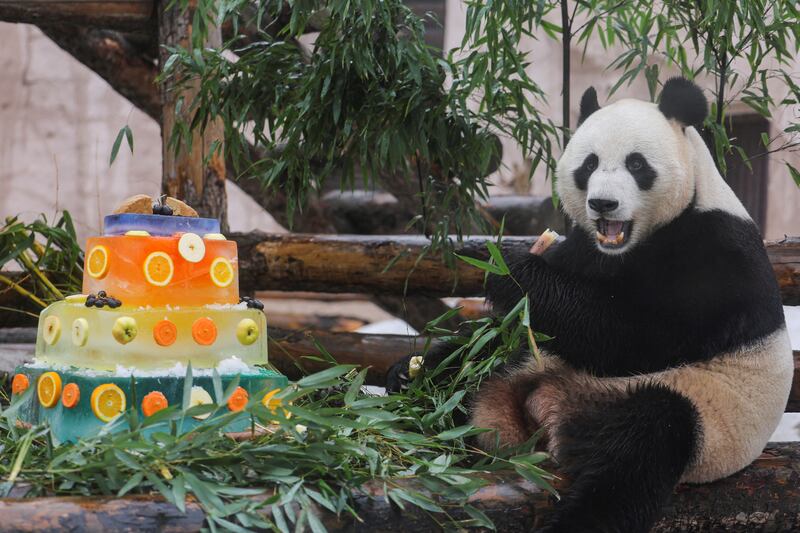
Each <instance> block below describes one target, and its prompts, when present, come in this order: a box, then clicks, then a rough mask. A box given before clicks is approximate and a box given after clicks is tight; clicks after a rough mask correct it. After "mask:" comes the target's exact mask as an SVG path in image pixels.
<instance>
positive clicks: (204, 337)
mask: <svg viewBox="0 0 800 533" xmlns="http://www.w3.org/2000/svg"><path fill="white" fill-rule="evenodd" d="M192 338H193V339H194V342H196V343H197V344H201V345H203V346H209V345H211V344H214V341H215V340H216V339H217V326H216V325H214V321H213V320H211V319H210V318H208V317H202V318H198V319H197V320H195V321H194V324H192Z"/></svg>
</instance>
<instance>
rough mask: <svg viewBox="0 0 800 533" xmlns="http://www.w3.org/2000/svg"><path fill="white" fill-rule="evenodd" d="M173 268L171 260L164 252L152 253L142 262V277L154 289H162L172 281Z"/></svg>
mask: <svg viewBox="0 0 800 533" xmlns="http://www.w3.org/2000/svg"><path fill="white" fill-rule="evenodd" d="M174 273H175V266H174V265H173V264H172V258H171V257H170V256H168V255H167V254H165V253H164V252H153V253H151V254H150V255H148V256H147V259H145V260H144V277H145V279H147V281H148V283H150V284H151V285H155V286H156V287H164V286H166V285H169V282H170V281H172V274H174Z"/></svg>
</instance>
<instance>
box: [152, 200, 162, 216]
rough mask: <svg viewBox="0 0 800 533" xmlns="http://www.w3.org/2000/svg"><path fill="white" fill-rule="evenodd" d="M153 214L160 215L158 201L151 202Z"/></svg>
mask: <svg viewBox="0 0 800 533" xmlns="http://www.w3.org/2000/svg"><path fill="white" fill-rule="evenodd" d="M153 214H154V215H160V214H161V204H159V203H158V202H153Z"/></svg>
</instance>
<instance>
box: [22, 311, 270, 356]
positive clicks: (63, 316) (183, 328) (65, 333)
mask: <svg viewBox="0 0 800 533" xmlns="http://www.w3.org/2000/svg"><path fill="white" fill-rule="evenodd" d="M232 357H237V358H239V359H240V360H242V361H243V362H244V363H246V364H248V365H256V364H265V363H266V362H267V321H266V318H265V316H264V313H262V312H261V311H259V310H257V309H248V308H247V306H246V305H245V304H237V305H207V306H200V307H183V308H175V307H170V308H159V309H152V308H139V307H132V306H127V305H123V306H122V307H119V308H117V309H109V308H107V307H104V308H102V309H97V308H94V307H86V306H85V305H84V304H83V303H71V302H67V301H60V302H56V303H54V304H52V305H50V306H49V307H48V308H47V309H45V310H44V311H42V314H41V315H40V317H39V331H38V335H37V337H36V360H37V361H39V362H45V363H48V364H52V365H63V366H75V367H85V368H90V369H97V370H114V369H116V368H117V365H121V366H123V367H135V368H137V369H139V370H148V369H161V368H170V367H173V366H175V365H176V364H177V363H181V364H183V365H187V364H188V363H189V362H190V361H191V363H192V366H193V367H195V368H211V367H215V366H217V365H218V364H219V362H220V361H223V360H226V359H230V358H232Z"/></svg>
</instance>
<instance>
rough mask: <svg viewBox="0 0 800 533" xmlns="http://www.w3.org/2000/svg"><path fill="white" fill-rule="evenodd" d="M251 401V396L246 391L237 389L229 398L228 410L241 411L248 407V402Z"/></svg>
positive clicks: (240, 388)
mask: <svg viewBox="0 0 800 533" xmlns="http://www.w3.org/2000/svg"><path fill="white" fill-rule="evenodd" d="M249 399H250V395H249V394H247V391H246V390H244V389H243V388H242V387H236V390H235V391H233V394H231V397H230V398H228V409H230V410H231V411H241V410H242V409H244V408H245V407H247V400H249Z"/></svg>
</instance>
